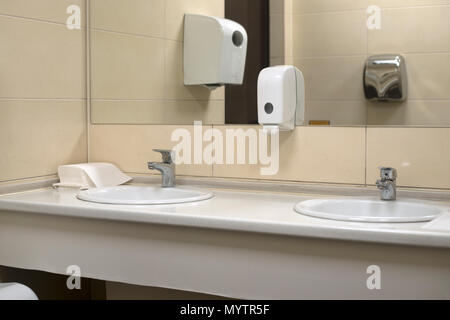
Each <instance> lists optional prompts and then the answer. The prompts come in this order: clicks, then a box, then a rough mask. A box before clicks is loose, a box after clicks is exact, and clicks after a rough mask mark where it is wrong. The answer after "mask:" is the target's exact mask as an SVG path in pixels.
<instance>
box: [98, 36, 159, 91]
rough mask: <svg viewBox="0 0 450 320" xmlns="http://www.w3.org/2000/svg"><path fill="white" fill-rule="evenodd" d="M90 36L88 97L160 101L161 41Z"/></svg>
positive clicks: (131, 37) (141, 38)
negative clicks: (90, 91)
mask: <svg viewBox="0 0 450 320" xmlns="http://www.w3.org/2000/svg"><path fill="white" fill-rule="evenodd" d="M91 35H92V42H91V43H92V46H91V50H92V51H91V55H92V71H91V77H92V97H93V98H95V99H163V98H164V97H165V94H164V78H165V70H164V40H162V39H156V38H148V37H141V36H132V35H124V34H117V33H111V32H103V31H93V32H92V33H91Z"/></svg>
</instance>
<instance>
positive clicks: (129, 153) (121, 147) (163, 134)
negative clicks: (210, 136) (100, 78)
mask: <svg viewBox="0 0 450 320" xmlns="http://www.w3.org/2000/svg"><path fill="white" fill-rule="evenodd" d="M179 128H184V129H187V130H189V131H190V132H191V135H192V136H193V126H185V127H180V126H173V125H171V126H158V125H156V126H151V125H91V127H90V130H91V131H90V137H91V159H90V160H91V161H93V162H96V161H106V162H111V163H114V164H116V165H117V166H118V167H119V168H120V169H122V170H123V171H125V172H129V173H154V172H151V171H149V170H148V168H147V163H148V162H149V161H161V155H160V154H158V153H156V152H153V151H152V149H155V148H159V149H171V148H173V147H174V146H175V145H176V144H177V142H172V141H171V134H172V132H173V131H174V130H176V129H179ZM204 128H205V129H206V127H204ZM177 174H178V175H192V176H211V175H212V166H209V165H179V166H177Z"/></svg>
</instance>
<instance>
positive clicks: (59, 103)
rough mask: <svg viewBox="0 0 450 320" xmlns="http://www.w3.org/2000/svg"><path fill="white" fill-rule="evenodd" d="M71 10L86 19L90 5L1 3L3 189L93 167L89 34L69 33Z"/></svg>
mask: <svg viewBox="0 0 450 320" xmlns="http://www.w3.org/2000/svg"><path fill="white" fill-rule="evenodd" d="M72 4H76V5H78V6H80V7H81V9H82V12H83V13H84V0H40V1H29V0H1V1H0V42H1V43H2V45H1V49H0V183H5V182H8V181H15V180H20V179H26V178H33V177H41V176H47V175H55V174H56V172H57V166H58V165H60V164H65V163H73V162H85V161H86V160H87V147H86V141H87V137H86V80H85V77H86V72H85V70H86V65H85V55H86V54H85V39H86V38H85V34H86V30H85V28H82V29H81V30H68V29H67V27H66V25H65V22H66V19H67V17H68V15H67V13H66V8H67V7H68V6H69V5H72ZM82 21H83V22H84V21H85V19H84V17H82Z"/></svg>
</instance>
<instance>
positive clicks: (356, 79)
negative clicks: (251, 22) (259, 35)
mask: <svg viewBox="0 0 450 320" xmlns="http://www.w3.org/2000/svg"><path fill="white" fill-rule="evenodd" d="M290 1H292V2H290ZM289 3H291V4H292V8H291V12H292V15H291V18H292V21H293V23H292V33H293V34H294V35H295V37H291V38H289V37H288V38H287V41H290V40H292V47H293V49H292V51H290V52H291V53H292V57H291V59H292V61H293V63H294V64H295V65H296V66H297V67H298V68H300V69H301V70H302V72H303V74H304V76H305V83H306V99H307V108H306V113H307V115H306V117H307V120H308V121H309V120H331V123H332V124H333V125H362V124H365V123H366V124H368V125H425V126H449V125H450V90H449V88H450V77H449V76H448V75H449V74H450V36H449V34H450V19H449V17H450V0H389V1H388V0H339V1H336V0H289V1H286V3H285V5H286V6H287V5H289ZM370 5H377V6H379V7H380V8H381V9H382V10H381V29H379V30H369V29H368V28H367V27H366V21H367V18H368V16H369V15H368V13H367V12H366V9H367V8H368V7H369V6H370ZM286 12H288V10H286ZM382 53H399V54H402V55H404V57H405V58H406V64H407V71H408V72H407V73H408V82H409V94H408V100H407V101H406V102H405V103H395V104H384V103H381V104H380V103H366V101H365V99H364V94H363V88H362V74H363V64H364V61H365V59H366V57H367V56H370V55H373V54H382ZM287 55H289V52H287ZM288 60H289V59H288Z"/></svg>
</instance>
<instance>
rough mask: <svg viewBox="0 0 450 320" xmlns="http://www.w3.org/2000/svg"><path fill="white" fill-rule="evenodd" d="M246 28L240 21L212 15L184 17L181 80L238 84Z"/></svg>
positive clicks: (210, 85)
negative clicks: (182, 71)
mask: <svg viewBox="0 0 450 320" xmlns="http://www.w3.org/2000/svg"><path fill="white" fill-rule="evenodd" d="M247 40H248V39H247V32H246V31H245V29H244V27H242V26H241V25H240V24H238V23H236V22H234V21H231V20H228V19H221V18H216V17H210V16H204V15H195V14H186V15H185V17H184V84H185V85H203V86H206V87H208V88H210V89H215V88H217V87H220V86H222V85H224V84H236V85H239V84H242V82H243V80H244V70H245V59H246V55H247Z"/></svg>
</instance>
